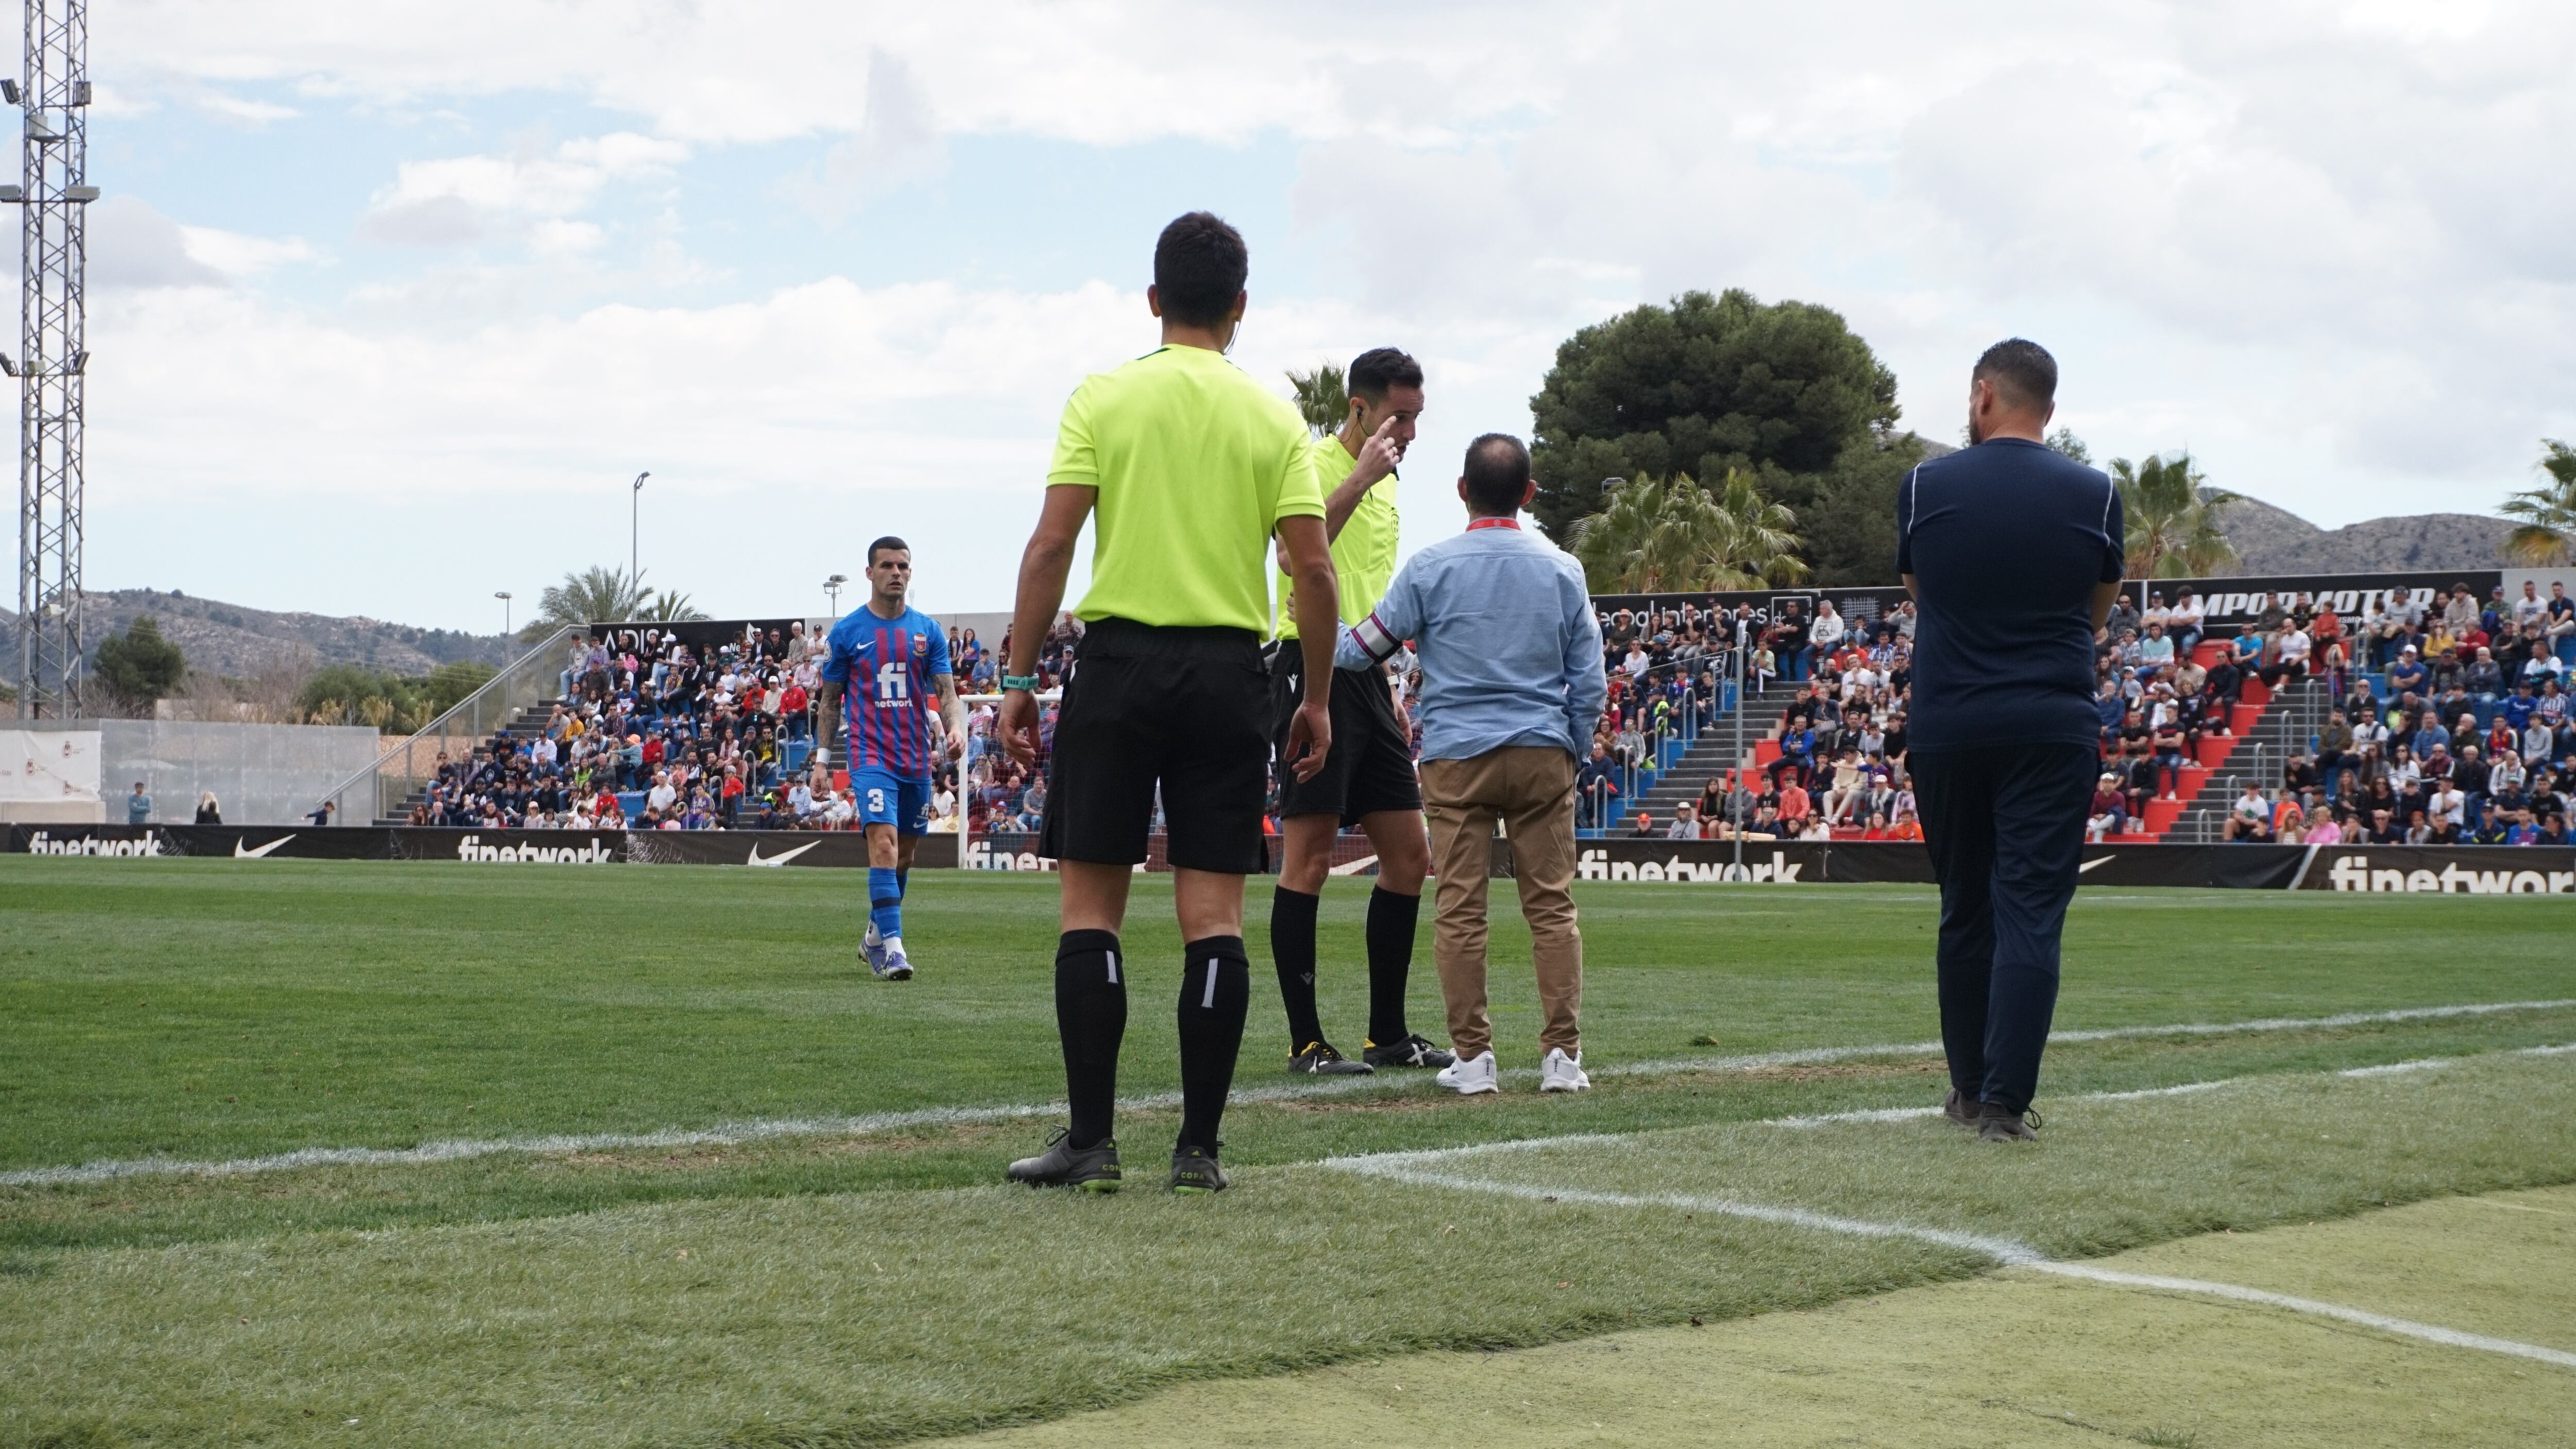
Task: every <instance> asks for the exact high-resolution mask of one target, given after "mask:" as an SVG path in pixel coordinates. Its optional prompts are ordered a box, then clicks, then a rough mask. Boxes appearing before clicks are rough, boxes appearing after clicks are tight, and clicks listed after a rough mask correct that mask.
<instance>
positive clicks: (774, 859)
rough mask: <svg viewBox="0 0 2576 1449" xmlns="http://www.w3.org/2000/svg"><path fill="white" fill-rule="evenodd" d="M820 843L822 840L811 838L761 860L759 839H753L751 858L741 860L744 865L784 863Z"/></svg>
mask: <svg viewBox="0 0 2576 1449" xmlns="http://www.w3.org/2000/svg"><path fill="white" fill-rule="evenodd" d="M822 843H823V842H821V841H819V840H811V841H807V842H806V843H805V844H803V845H800V846H798V847H796V848H795V849H794V850H788V851H781V852H780V853H778V854H776V855H773V856H771V857H770V858H768V859H767V860H763V859H761V858H760V842H759V841H757V840H755V841H753V842H752V843H751V859H749V860H746V861H744V862H743V864H745V865H785V864H786V863H787V862H789V861H791V860H794V859H795V858H796V857H798V856H800V855H803V854H804V853H805V852H807V851H809V850H812V849H813V848H814V847H815V846H818V845H820V844H822Z"/></svg>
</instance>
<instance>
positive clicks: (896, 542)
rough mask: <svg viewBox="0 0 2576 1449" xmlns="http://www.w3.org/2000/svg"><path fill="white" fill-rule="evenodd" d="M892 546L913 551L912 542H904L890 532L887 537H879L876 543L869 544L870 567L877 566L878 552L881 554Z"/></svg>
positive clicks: (908, 551) (907, 551)
mask: <svg viewBox="0 0 2576 1449" xmlns="http://www.w3.org/2000/svg"><path fill="white" fill-rule="evenodd" d="M890 548H899V549H902V550H903V551H904V552H905V553H910V552H912V545H911V544H908V543H906V542H904V541H903V540H902V539H899V538H897V537H895V536H894V535H893V534H891V533H889V534H887V535H886V536H885V537H883V538H881V539H878V540H877V541H876V542H874V543H872V544H869V545H868V567H869V568H875V567H876V566H877V555H878V554H880V553H882V552H884V551H885V550H887V549H890Z"/></svg>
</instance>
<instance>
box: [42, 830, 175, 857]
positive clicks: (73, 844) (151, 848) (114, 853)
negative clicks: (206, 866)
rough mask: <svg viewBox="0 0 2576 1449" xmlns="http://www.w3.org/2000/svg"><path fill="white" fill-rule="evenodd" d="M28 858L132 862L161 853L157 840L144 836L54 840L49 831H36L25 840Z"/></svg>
mask: <svg viewBox="0 0 2576 1449" xmlns="http://www.w3.org/2000/svg"><path fill="white" fill-rule="evenodd" d="M27 853H28V854H29V855H98V856H107V857H109V858H112V859H119V860H134V859H140V858H142V857H145V856H158V855H159V854H160V853H161V837H160V836H159V835H157V834H156V835H146V836H144V837H142V838H141V839H139V840H109V839H105V838H103V837H100V836H96V835H84V836H79V837H76V838H74V839H71V840H56V839H55V838H54V837H53V835H52V834H51V832H48V831H43V830H39V831H37V832H36V833H35V834H33V835H31V836H29V837H27Z"/></svg>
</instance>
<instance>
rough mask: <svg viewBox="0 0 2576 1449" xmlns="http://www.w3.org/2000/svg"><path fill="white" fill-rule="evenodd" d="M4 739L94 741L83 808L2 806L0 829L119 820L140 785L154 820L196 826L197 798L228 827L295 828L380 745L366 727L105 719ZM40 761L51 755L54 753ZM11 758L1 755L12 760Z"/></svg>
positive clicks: (70, 803) (77, 804) (30, 727)
mask: <svg viewBox="0 0 2576 1449" xmlns="http://www.w3.org/2000/svg"><path fill="white" fill-rule="evenodd" d="M0 733H8V734H12V735H15V734H21V733H24V734H27V735H30V736H32V737H33V740H32V741H30V744H35V743H36V742H43V744H45V745H50V744H51V743H52V742H53V741H59V740H63V739H64V738H65V737H67V736H69V737H81V736H95V738H96V741H97V743H96V745H95V750H96V760H97V768H96V773H95V776H94V778H85V779H84V781H83V782H82V783H83V785H84V786H94V788H95V792H96V793H95V794H94V795H92V796H90V797H89V798H87V799H74V798H72V797H70V796H65V797H64V798H63V799H61V800H59V801H55V802H50V803H40V802H22V801H15V800H7V799H0V820H15V821H20V822H24V823H28V824H34V823H37V822H40V821H66V820H67V819H68V820H73V821H77V820H87V821H101V820H107V819H122V818H123V816H124V814H125V806H124V803H123V802H124V799H125V793H126V792H127V791H128V790H130V789H132V788H133V787H134V782H135V781H137V780H140V781H142V782H143V786H144V789H146V790H147V791H149V792H150V793H151V795H152V803H153V806H154V811H155V814H156V815H157V816H159V817H160V818H162V819H165V820H189V819H194V818H195V816H196V813H197V798H198V797H199V796H200V795H203V794H206V793H207V792H209V791H211V792H213V794H214V796H215V800H216V803H217V804H218V805H219V806H220V807H221V809H222V810H223V815H224V819H225V820H226V821H228V822H230V823H232V824H236V825H272V824H283V823H286V822H289V821H295V820H300V819H302V818H303V816H304V814H305V812H306V811H309V810H311V809H313V808H314V807H315V806H316V805H318V804H320V803H321V800H322V796H323V795H324V793H325V792H327V791H329V790H330V789H331V787H332V786H334V785H337V784H338V783H340V782H341V781H342V780H344V779H346V778H348V777H349V776H350V775H352V774H354V773H356V772H357V771H359V770H362V769H365V768H366V767H367V766H368V765H370V764H372V763H374V762H375V758H376V755H377V753H378V750H379V748H380V743H381V742H380V739H379V736H378V735H377V733H376V730H375V729H374V727H372V726H367V725H358V726H340V725H281V724H216V723H208V722H198V721H184V720H145V719H104V720H61V721H53V720H37V721H28V722H26V723H25V724H23V725H20V726H18V727H17V728H14V729H12V730H9V731H5V732H0ZM37 752H39V753H49V754H59V753H60V750H59V749H58V748H57V749H50V750H48V749H43V748H41V747H39V749H38V750H37ZM16 753H17V752H15V751H0V756H5V757H9V758H14V757H15V754H16Z"/></svg>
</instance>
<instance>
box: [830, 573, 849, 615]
mask: <svg viewBox="0 0 2576 1449" xmlns="http://www.w3.org/2000/svg"><path fill="white" fill-rule="evenodd" d="M849 581H850V576H849V575H848V574H834V575H832V576H831V577H830V578H828V579H825V580H824V581H823V592H824V593H825V594H828V595H830V596H831V600H832V617H833V618H835V619H838V618H839V617H841V585H843V584H846V583H848V582H849Z"/></svg>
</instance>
